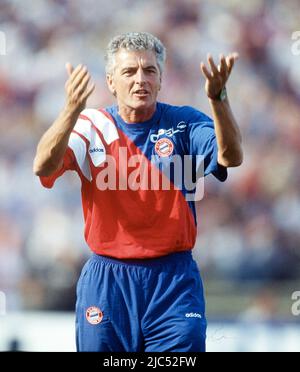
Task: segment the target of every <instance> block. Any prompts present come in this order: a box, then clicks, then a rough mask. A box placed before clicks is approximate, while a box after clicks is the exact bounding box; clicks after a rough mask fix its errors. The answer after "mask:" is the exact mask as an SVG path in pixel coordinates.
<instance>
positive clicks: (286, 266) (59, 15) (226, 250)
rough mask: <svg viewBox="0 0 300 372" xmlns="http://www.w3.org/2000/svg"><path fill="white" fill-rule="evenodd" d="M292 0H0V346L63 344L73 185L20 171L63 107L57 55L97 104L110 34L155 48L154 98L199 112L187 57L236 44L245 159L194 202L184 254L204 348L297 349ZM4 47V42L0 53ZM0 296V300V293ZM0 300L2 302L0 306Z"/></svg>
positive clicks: (75, 250) (80, 256)
mask: <svg viewBox="0 0 300 372" xmlns="http://www.w3.org/2000/svg"><path fill="white" fill-rule="evenodd" d="M299 7H300V4H299V0H286V1H284V2H283V1H280V0H251V1H244V0H227V1H219V0H209V1H208V0H207V1H204V0H165V1H163V0H151V1H146V0H112V1H109V2H107V1H104V0H99V1H96V0H84V1H80V0H72V1H71V0H69V1H68V0H35V1H30V0H24V1H23V0H22V1H21V0H0V31H1V35H2V36H3V35H5V38H6V55H1V56H0V111H1V114H0V131H1V135H0V291H1V292H2V293H5V295H6V315H4V314H3V311H2V313H1V311H0V350H11V349H12V350H16V349H22V350H49V351H50V350H74V348H75V345H74V334H73V333H74V326H73V310H74V303H75V286H76V281H77V278H78V276H79V272H80V269H81V267H82V265H83V263H84V262H85V260H86V259H87V258H88V256H89V251H88V248H87V246H86V244H85V242H84V240H83V218H82V212H81V201H80V183H79V180H78V179H77V178H76V176H75V175H73V174H68V175H67V176H66V177H64V178H63V179H60V180H59V181H58V182H57V184H56V187H55V188H54V189H53V190H52V191H47V190H44V189H42V187H41V186H40V184H39V181H38V179H36V178H35V177H34V176H33V174H32V160H33V157H34V153H35V147H36V144H37V142H38V140H39V138H40V136H41V135H42V133H43V132H44V131H45V129H46V128H47V127H48V126H49V125H50V124H51V123H52V122H53V120H54V119H55V117H56V116H57V114H58V112H59V110H60V109H61V108H62V105H63V104H64V83H65V79H66V73H65V68H64V66H65V62H67V61H70V62H72V63H73V64H74V65H76V64H78V63H84V64H86V65H87V66H88V67H89V70H90V72H91V74H92V76H93V78H94V80H95V82H96V83H97V89H96V92H95V93H94V94H93V96H92V98H91V99H90V101H89V106H90V107H102V106H106V105H109V104H111V103H112V102H113V101H112V97H111V96H110V94H109V93H108V90H107V88H106V85H105V75H104V58H103V57H104V55H103V54H104V50H105V47H106V45H107V43H108V41H109V39H110V38H111V37H112V36H114V35H116V34H118V33H121V32H125V31H134V30H139V31H141V30H143V31H149V32H152V33H154V34H156V35H157V36H158V37H160V38H161V39H162V41H163V42H164V43H165V44H166V46H167V48H168V61H167V67H166V72H165V75H164V80H163V91H162V93H161V95H160V100H161V101H166V102H169V103H172V104H179V105H183V104H188V105H192V106H195V107H198V108H200V109H201V110H202V111H204V112H206V113H208V114H210V110H209V106H208V102H207V99H206V98H205V94H204V80H203V78H202V77H201V74H200V72H199V64H200V61H201V60H204V59H205V57H206V54H207V52H212V53H213V55H214V56H215V57H217V56H218V55H219V53H221V52H223V53H227V52H231V51H238V52H239V53H240V60H239V62H238V63H237V65H236V67H235V69H234V72H233V74H232V77H231V79H230V82H229V84H228V91H229V96H230V100H231V104H232V107H233V110H234V112H235V114H236V117H237V119H238V123H239V125H240V127H241V129H242V133H243V138H244V150H245V161H244V164H243V165H242V167H240V168H238V169H232V170H230V172H229V174H230V177H229V180H228V181H227V182H226V183H225V184H220V183H218V182H217V181H215V180H214V179H212V178H209V179H207V182H206V185H205V187H206V189H205V199H204V200H203V201H201V202H199V203H198V215H199V235H198V240H197V245H196V248H195V249H194V256H195V258H196V260H197V262H198V264H199V266H200V269H201V271H202V275H203V279H204V281H205V286H206V294H207V315H208V320H209V324H210V328H209V334H208V349H209V350H210V351H214V350H216V351H281V350H282V351H300V327H299V320H300V317H299V316H298V317H297V316H295V314H294V315H293V314H292V310H291V309H292V305H293V301H292V294H293V293H294V292H295V291H300V167H299V158H300V63H299V62H300V55H298V56H297V55H295V53H294V54H293V53H292V44H293V41H292V34H293V32H295V31H297V30H299V29H300V11H299V10H300V8H299ZM2 54H4V53H2ZM1 298H3V296H1ZM2 305H3V304H2ZM2 310H3V309H2Z"/></svg>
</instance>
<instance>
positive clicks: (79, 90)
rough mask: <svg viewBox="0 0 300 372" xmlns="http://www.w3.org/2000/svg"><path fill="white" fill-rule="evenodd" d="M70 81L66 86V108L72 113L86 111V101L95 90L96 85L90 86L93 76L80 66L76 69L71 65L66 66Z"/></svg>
mask: <svg viewBox="0 0 300 372" xmlns="http://www.w3.org/2000/svg"><path fill="white" fill-rule="evenodd" d="M66 70H67V72H68V75H69V79H68V81H67V82H66V84H65V89H66V94H67V103H66V108H67V109H68V110H70V111H71V112H76V113H80V112H81V111H83V110H84V109H85V106H86V101H87V99H88V98H89V96H90V95H91V94H92V93H93V91H94V89H95V84H92V85H90V86H89V82H90V80H91V76H90V74H89V72H88V69H87V68H86V67H85V66H83V65H79V66H77V67H76V68H75V69H74V68H73V66H72V65H71V64H70V63H67V64H66Z"/></svg>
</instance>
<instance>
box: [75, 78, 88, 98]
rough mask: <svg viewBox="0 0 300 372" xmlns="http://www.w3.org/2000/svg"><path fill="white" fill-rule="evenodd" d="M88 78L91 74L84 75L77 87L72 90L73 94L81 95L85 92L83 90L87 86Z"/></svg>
mask: <svg viewBox="0 0 300 372" xmlns="http://www.w3.org/2000/svg"><path fill="white" fill-rule="evenodd" d="M90 80H91V76H90V74H88V75H86V76H85V77H84V78H83V79H82V81H81V83H80V84H79V85H78V87H77V89H76V90H75V91H74V94H75V95H76V94H78V95H82V93H84V92H85V90H86V88H87V86H88V84H89V82H90Z"/></svg>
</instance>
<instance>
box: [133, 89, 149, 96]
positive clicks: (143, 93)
mask: <svg viewBox="0 0 300 372" xmlns="http://www.w3.org/2000/svg"><path fill="white" fill-rule="evenodd" d="M134 95H135V96H137V97H146V96H148V95H149V92H148V91H147V90H146V89H138V90H136V91H135V92H134Z"/></svg>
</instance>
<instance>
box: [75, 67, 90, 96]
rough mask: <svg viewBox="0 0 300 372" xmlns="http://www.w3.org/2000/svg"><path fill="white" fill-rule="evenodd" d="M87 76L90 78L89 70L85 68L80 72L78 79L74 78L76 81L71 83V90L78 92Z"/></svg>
mask: <svg viewBox="0 0 300 372" xmlns="http://www.w3.org/2000/svg"><path fill="white" fill-rule="evenodd" d="M86 76H89V72H88V70H87V68H86V67H85V66H84V67H83V68H82V69H81V70H80V71H79V72H78V74H77V75H76V77H75V78H74V80H73V81H72V82H71V85H70V87H71V89H72V90H73V91H75V90H77V88H78V87H79V85H80V84H81V83H82V81H83V79H85V78H86Z"/></svg>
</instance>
